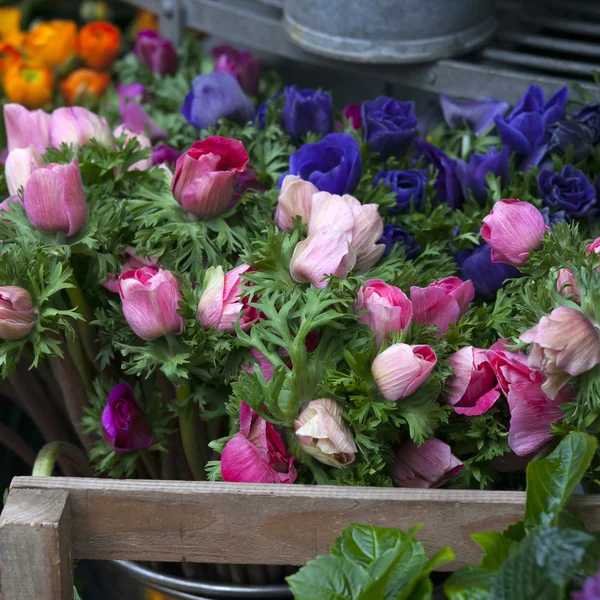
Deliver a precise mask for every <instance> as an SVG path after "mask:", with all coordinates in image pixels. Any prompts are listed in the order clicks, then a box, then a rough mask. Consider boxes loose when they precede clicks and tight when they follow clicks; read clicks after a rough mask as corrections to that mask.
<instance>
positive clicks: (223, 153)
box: [172, 136, 249, 219]
mask: <svg viewBox="0 0 600 600" xmlns="http://www.w3.org/2000/svg"><path fill="white" fill-rule="evenodd" d="M248 160H249V159H248V153H247V152H246V149H245V148H244V145H243V144H242V142H239V141H237V140H230V139H228V138H224V137H219V136H211V137H207V138H205V139H204V140H202V141H201V142H195V143H194V144H192V145H191V146H190V148H189V150H188V151H187V152H185V153H184V154H182V155H181V156H180V157H179V158H178V159H177V163H176V166H175V175H174V176H173V183H172V190H173V196H174V197H175V200H177V202H179V204H181V206H182V207H183V208H184V210H186V211H188V212H190V213H193V214H195V215H198V216H199V217H201V218H204V219H207V218H210V217H216V216H217V215H220V214H221V213H222V212H224V211H225V210H227V209H228V208H229V206H230V205H231V203H232V201H233V200H234V198H235V187H236V181H237V179H236V175H237V174H238V173H242V172H243V171H244V169H245V168H246V165H247V164H248Z"/></svg>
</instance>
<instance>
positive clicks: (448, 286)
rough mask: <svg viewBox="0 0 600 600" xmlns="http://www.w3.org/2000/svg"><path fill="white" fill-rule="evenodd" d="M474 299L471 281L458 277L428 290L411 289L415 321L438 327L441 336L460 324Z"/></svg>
mask: <svg viewBox="0 0 600 600" xmlns="http://www.w3.org/2000/svg"><path fill="white" fill-rule="evenodd" d="M474 298H475V289H474V288H473V284H472V283H471V281H462V279H459V278H458V277H445V278H444V279H440V280H439V281H434V282H433V283H430V284H429V285H428V286H427V287H426V288H419V287H411V288H410V300H411V302H412V305H413V311H414V318H415V321H416V322H417V323H429V324H431V325H437V326H438V330H439V333H440V334H444V333H446V332H447V331H448V330H449V329H450V325H451V324H454V323H457V322H458V320H459V319H460V317H462V315H464V314H465V313H466V312H467V310H469V304H470V303H471V302H472V301H473V299H474Z"/></svg>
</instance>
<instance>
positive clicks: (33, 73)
mask: <svg viewBox="0 0 600 600" xmlns="http://www.w3.org/2000/svg"><path fill="white" fill-rule="evenodd" d="M3 83H4V91H5V93H6V96H7V97H8V99H9V101H10V102H16V103H17V104H22V105H23V106H25V107H26V108H29V109H33V108H40V107H42V106H44V105H45V104H48V103H49V102H50V101H51V100H52V94H53V88H54V74H53V73H52V71H51V70H50V69H49V68H48V67H46V66H45V65H41V64H40V63H36V62H34V61H29V60H24V61H20V62H17V63H15V64H12V65H11V66H10V67H8V69H6V71H5V73H4V78H3Z"/></svg>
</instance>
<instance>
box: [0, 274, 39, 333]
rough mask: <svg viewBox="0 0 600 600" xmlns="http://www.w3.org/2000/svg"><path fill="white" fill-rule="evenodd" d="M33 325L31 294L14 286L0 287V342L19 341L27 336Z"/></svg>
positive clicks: (33, 314) (33, 313) (33, 315)
mask: <svg viewBox="0 0 600 600" xmlns="http://www.w3.org/2000/svg"><path fill="white" fill-rule="evenodd" d="M34 323H35V312H34V310H33V301H32V299H31V294H30V293H29V292H28V291H27V290H24V289H23V288H21V287H18V286H16V285H5V286H3V287H0V340H8V341H10V342H12V341H15V340H20V339H21V338H24V337H26V336H27V335H29V332H30V331H31V330H32V328H33V325H34Z"/></svg>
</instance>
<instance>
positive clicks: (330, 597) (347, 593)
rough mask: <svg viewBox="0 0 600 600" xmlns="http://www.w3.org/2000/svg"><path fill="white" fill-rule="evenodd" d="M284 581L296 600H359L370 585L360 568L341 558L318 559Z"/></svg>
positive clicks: (321, 557) (369, 580) (323, 557)
mask: <svg viewBox="0 0 600 600" xmlns="http://www.w3.org/2000/svg"><path fill="white" fill-rule="evenodd" d="M286 581H287V582H288V584H289V586H290V589H291V590H292V593H293V594H294V598H296V600H359V598H361V594H362V592H363V591H364V590H365V589H367V588H368V586H369V585H370V584H371V578H370V577H369V575H368V574H367V571H366V570H365V569H364V568H363V567H361V566H360V565H358V564H356V563H352V562H350V561H349V560H346V559H345V558H343V557H341V556H319V557H318V558H317V559H315V560H311V561H309V562H308V563H306V566H304V567H303V568H302V569H300V570H299V571H298V572H297V573H296V574H294V575H291V576H290V577H287V578H286ZM363 598H364V597H363ZM363 598H361V600H363ZM373 600H376V599H375V598H373Z"/></svg>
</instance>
